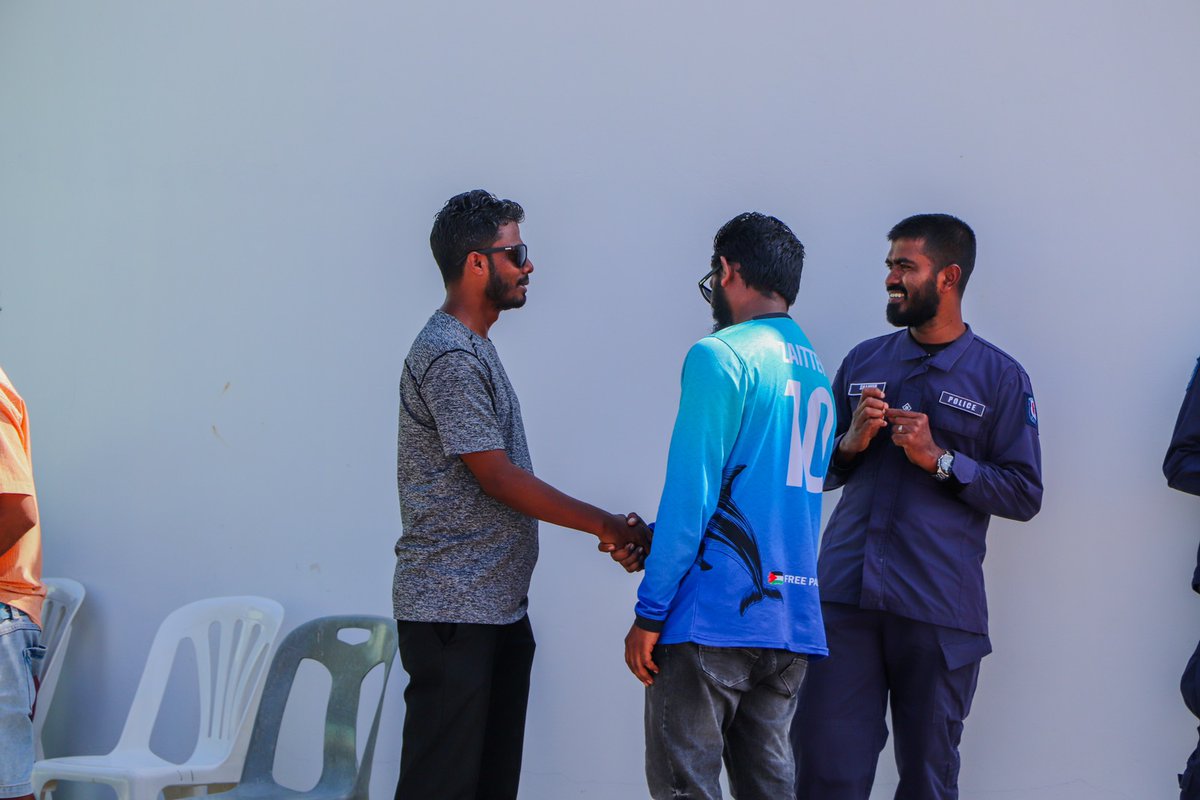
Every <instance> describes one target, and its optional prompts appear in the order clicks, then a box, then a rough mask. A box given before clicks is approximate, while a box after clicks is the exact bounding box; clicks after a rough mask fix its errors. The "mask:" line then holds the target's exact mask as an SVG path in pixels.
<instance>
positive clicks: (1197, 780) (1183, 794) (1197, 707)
mask: <svg viewBox="0 0 1200 800" xmlns="http://www.w3.org/2000/svg"><path fill="white" fill-rule="evenodd" d="M1197 372H1200V360H1197V362H1196V367H1195V369H1193V370H1192V379H1191V380H1190V381H1188V385H1187V390H1186V391H1185V393H1184V396H1183V403H1182V405H1180V407H1179V416H1178V417H1177V418H1176V420H1175V431H1174V432H1173V433H1172V435H1171V444H1170V446H1169V447H1168V448H1167V456H1166V458H1165V459H1163V474H1164V475H1165V476H1166V478H1167V485H1168V486H1170V487H1171V488H1172V489H1178V490H1179V491H1181V492H1187V493H1188V494H1194V495H1200V381H1198V380H1197V379H1196V375H1197ZM1196 560H1197V564H1196V571H1195V573H1193V575H1192V590H1193V591H1196V592H1200V554H1197V559H1196ZM1179 691H1180V692H1181V693H1182V694H1183V701H1184V703H1185V704H1186V705H1187V707H1188V710H1189V711H1191V712H1192V713H1193V714H1195V715H1196V716H1197V717H1200V644H1197V645H1196V651H1195V652H1194V653H1192V657H1191V658H1190V659H1189V660H1188V663H1187V666H1186V667H1185V668H1184V670H1183V677H1182V678H1181V679H1180V682H1179ZM1179 800H1200V744H1197V745H1196V749H1195V750H1194V751H1193V752H1192V754H1191V756H1189V757H1188V760H1187V766H1186V767H1185V768H1184V770H1183V773H1182V774H1180V776H1179Z"/></svg>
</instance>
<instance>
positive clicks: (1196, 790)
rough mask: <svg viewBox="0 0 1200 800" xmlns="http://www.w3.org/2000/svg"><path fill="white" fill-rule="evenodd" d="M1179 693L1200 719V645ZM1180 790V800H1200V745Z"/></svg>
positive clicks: (1181, 681)
mask: <svg viewBox="0 0 1200 800" xmlns="http://www.w3.org/2000/svg"><path fill="white" fill-rule="evenodd" d="M1179 691H1180V692H1181V693H1182V694H1183V702H1184V703H1186V704H1187V707H1188V709H1190V710H1191V712H1192V713H1193V714H1195V715H1196V716H1197V717H1200V644H1198V645H1196V651H1195V652H1194V653H1192V657H1191V659H1189V660H1188V663H1187V666H1186V667H1184V669H1183V678H1181V679H1180V681H1179ZM1197 730H1200V729H1197ZM1179 790H1180V791H1179V800H1200V744H1197V745H1196V749H1195V750H1194V751H1193V752H1192V754H1191V755H1190V756H1189V757H1188V760H1187V767H1186V768H1184V770H1183V774H1182V775H1180V776H1179Z"/></svg>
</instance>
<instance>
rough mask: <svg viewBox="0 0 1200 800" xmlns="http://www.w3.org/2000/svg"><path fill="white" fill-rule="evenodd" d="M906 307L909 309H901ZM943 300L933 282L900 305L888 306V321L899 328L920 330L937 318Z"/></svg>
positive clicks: (889, 304)
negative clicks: (922, 326) (919, 328)
mask: <svg viewBox="0 0 1200 800" xmlns="http://www.w3.org/2000/svg"><path fill="white" fill-rule="evenodd" d="M902 305H906V306H907V308H903V309H902V308H901V306H902ZM940 305H941V299H940V298H939V297H938V295H937V291H936V289H935V286H934V282H933V281H929V282H927V283H926V284H925V285H924V286H921V287H920V288H919V289H917V290H916V291H914V292H909V293H908V296H907V297H906V298H905V299H904V300H903V301H901V302H899V303H888V304H887V312H886V313H887V321H888V322H890V323H892V324H893V325H895V326H896V327H897V328H918V327H920V326H921V325H924V324H925V323H926V322H929V320H931V319H933V318H934V317H935V316H937V312H938V307H939V306H940Z"/></svg>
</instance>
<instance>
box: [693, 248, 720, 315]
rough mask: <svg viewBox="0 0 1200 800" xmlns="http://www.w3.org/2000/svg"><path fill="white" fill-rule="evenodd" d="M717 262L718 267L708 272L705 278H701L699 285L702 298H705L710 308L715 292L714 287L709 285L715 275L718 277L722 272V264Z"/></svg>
mask: <svg viewBox="0 0 1200 800" xmlns="http://www.w3.org/2000/svg"><path fill="white" fill-rule="evenodd" d="M716 261H717V263H716V265H715V266H714V267H713V268H712V269H710V270H709V271H708V272H706V273H704V277H703V278H701V279H700V283H698V284H697V285H698V286H699V287H700V296H701V297H703V298H704V302H706V303H708V304H709V305H710V306H711V305H712V296H713V290H712V286H711V285H710V284H709V281H710V280H711V279H712V277H713V276H714V275H718V274H720V272H721V262H720V260H719V259H717V260H716Z"/></svg>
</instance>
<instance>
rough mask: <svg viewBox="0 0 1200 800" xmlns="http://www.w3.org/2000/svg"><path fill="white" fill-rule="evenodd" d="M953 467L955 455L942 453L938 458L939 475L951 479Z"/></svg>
mask: <svg viewBox="0 0 1200 800" xmlns="http://www.w3.org/2000/svg"><path fill="white" fill-rule="evenodd" d="M953 466H954V454H953V453H942V454H941V455H940V456H938V460H937V468H938V474H939V475H942V476H945V477H950V469H951V468H952V467H953Z"/></svg>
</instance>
